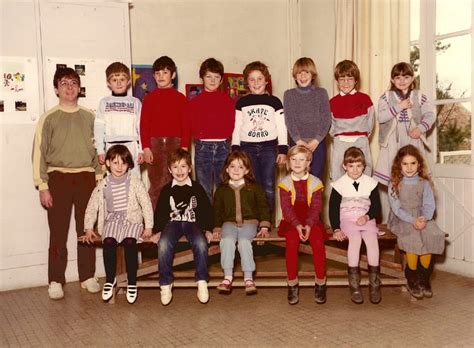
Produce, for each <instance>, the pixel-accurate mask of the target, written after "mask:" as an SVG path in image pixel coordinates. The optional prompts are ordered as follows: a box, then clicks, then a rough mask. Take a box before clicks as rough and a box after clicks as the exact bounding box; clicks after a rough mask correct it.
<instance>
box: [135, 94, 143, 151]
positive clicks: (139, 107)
mask: <svg viewBox="0 0 474 348" xmlns="http://www.w3.org/2000/svg"><path fill="white" fill-rule="evenodd" d="M135 106H136V108H135V115H136V117H137V124H136V132H137V135H138V153H143V148H142V139H141V136H140V122H141V115H142V102H141V101H140V99H138V98H135Z"/></svg>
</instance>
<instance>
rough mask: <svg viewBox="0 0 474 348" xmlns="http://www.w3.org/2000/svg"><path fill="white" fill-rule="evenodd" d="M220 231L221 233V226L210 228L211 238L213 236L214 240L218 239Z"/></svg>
mask: <svg viewBox="0 0 474 348" xmlns="http://www.w3.org/2000/svg"><path fill="white" fill-rule="evenodd" d="M221 233H222V228H220V227H214V229H213V230H212V238H214V239H215V240H218V239H219V238H221Z"/></svg>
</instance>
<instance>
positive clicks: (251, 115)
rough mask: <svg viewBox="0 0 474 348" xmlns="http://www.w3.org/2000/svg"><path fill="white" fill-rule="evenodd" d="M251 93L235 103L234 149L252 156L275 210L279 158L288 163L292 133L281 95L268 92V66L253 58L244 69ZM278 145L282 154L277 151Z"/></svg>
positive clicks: (281, 161) (256, 175)
mask: <svg viewBox="0 0 474 348" xmlns="http://www.w3.org/2000/svg"><path fill="white" fill-rule="evenodd" d="M244 80H245V82H246V83H247V85H248V87H249V89H250V94H248V95H246V96H245V97H242V98H240V99H239V100H238V101H237V104H236V106H235V125H234V132H233V133H232V150H236V149H238V148H239V147H241V149H242V150H243V151H245V152H247V154H248V155H249V156H250V158H251V160H252V167H253V168H254V171H255V177H256V181H257V183H258V184H259V185H261V186H262V187H263V189H264V190H265V193H266V196H267V200H268V205H269V206H270V209H271V211H272V212H273V211H274V210H275V162H276V164H284V163H286V152H287V151H288V134H287V130H286V126H285V117H284V116H283V104H282V103H281V101H280V99H278V98H277V97H275V96H274V95H270V94H268V92H267V85H268V83H269V82H270V72H269V71H268V67H267V66H266V65H265V64H263V63H262V62H258V61H256V62H252V63H249V64H247V66H246V67H245V69H244ZM277 145H278V154H277Z"/></svg>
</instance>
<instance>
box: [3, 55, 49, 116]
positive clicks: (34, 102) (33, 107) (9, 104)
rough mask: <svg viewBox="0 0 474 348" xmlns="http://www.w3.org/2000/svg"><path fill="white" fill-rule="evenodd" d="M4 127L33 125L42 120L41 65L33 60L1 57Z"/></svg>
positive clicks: (31, 58) (30, 58)
mask: <svg viewBox="0 0 474 348" xmlns="http://www.w3.org/2000/svg"><path fill="white" fill-rule="evenodd" d="M0 74H1V77H2V86H1V87H0V123H1V124H18V123H20V124H21V123H33V122H36V121H37V119H38V117H39V113H40V111H39V88H38V65H37V60H36V58H33V57H3V56H2V57H0Z"/></svg>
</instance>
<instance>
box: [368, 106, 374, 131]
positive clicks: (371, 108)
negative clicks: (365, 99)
mask: <svg viewBox="0 0 474 348" xmlns="http://www.w3.org/2000/svg"><path fill="white" fill-rule="evenodd" d="M367 115H368V117H367V126H368V128H369V132H368V134H367V136H368V137H370V135H371V134H372V131H373V129H374V124H375V108H374V106H373V105H371V106H369V108H368V109H367Z"/></svg>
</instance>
